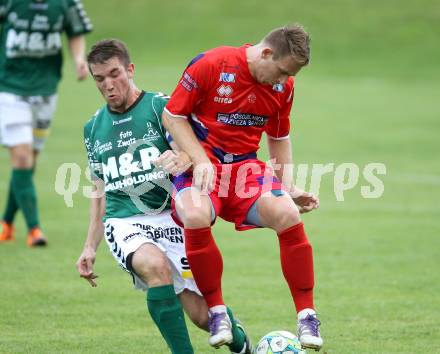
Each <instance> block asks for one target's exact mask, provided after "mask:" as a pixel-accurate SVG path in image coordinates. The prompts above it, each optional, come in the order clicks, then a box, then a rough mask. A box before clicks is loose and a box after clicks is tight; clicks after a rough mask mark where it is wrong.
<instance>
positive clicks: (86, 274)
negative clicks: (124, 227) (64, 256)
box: [76, 180, 105, 287]
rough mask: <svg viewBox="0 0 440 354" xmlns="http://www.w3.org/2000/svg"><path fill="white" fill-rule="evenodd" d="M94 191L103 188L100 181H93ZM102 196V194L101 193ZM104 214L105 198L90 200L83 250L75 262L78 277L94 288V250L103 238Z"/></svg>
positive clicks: (95, 276)
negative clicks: (87, 226)
mask: <svg viewBox="0 0 440 354" xmlns="http://www.w3.org/2000/svg"><path fill="white" fill-rule="evenodd" d="M95 188H96V191H100V190H102V188H103V182H102V181H101V180H97V181H95ZM101 194H102V193H101ZM104 213H105V196H100V197H97V198H91V199H90V223H89V229H88V232H87V238H86V241H85V243H84V248H83V251H82V253H81V255H80V256H79V258H78V261H77V262H76V269H77V270H78V273H79V276H80V277H81V278H84V279H86V280H87V281H88V282H89V283H90V285H91V286H92V287H96V286H97V284H96V278H97V277H98V276H97V275H96V274H95V273H94V271H93V265H94V263H95V259H96V250H97V249H98V246H99V244H100V242H101V240H102V238H103V236H104V224H103V222H102V216H103V215H104Z"/></svg>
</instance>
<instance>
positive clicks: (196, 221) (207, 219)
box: [179, 208, 211, 228]
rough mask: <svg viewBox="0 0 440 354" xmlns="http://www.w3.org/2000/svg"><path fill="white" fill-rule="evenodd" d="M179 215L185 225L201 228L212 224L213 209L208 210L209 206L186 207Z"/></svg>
mask: <svg viewBox="0 0 440 354" xmlns="http://www.w3.org/2000/svg"><path fill="white" fill-rule="evenodd" d="M179 216H180V217H181V219H182V222H183V224H184V225H185V227H189V228H200V227H209V226H210V225H211V210H209V209H208V210H207V208H188V209H184V210H182V212H181V214H179Z"/></svg>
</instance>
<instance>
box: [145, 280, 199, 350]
mask: <svg viewBox="0 0 440 354" xmlns="http://www.w3.org/2000/svg"><path fill="white" fill-rule="evenodd" d="M147 307H148V311H149V312H150V315H151V317H152V319H153V321H154V323H156V325H157V327H158V328H159V331H160V333H161V334H162V337H163V338H164V339H165V341H166V342H167V344H168V346H169V347H170V349H171V353H173V354H193V353H194V350H193V348H192V345H191V340H190V339H189V334H188V329H187V328H186V323H185V317H184V315H183V310H182V305H181V304H180V302H179V300H178V298H177V296H176V294H175V293H174V287H173V285H164V286H157V287H154V288H150V289H148V292H147Z"/></svg>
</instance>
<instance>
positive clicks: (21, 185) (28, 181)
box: [11, 169, 40, 229]
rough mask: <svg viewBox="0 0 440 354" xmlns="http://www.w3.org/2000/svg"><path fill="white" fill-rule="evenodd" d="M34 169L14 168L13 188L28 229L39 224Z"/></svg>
mask: <svg viewBox="0 0 440 354" xmlns="http://www.w3.org/2000/svg"><path fill="white" fill-rule="evenodd" d="M32 175H33V169H27V170H24V169H23V170H21V169H13V170H12V183H11V184H12V189H13V191H12V192H13V193H14V196H15V200H16V202H17V204H18V207H19V208H20V209H21V211H22V212H23V215H24V218H25V220H26V224H27V227H28V229H32V228H34V227H36V226H38V225H39V224H40V223H39V220H38V210H37V193H36V191H35V185H34V180H33V177H32Z"/></svg>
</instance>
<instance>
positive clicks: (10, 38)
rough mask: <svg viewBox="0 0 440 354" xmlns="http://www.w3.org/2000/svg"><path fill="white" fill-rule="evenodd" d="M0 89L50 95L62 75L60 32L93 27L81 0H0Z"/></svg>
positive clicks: (70, 34) (73, 33)
mask: <svg viewBox="0 0 440 354" xmlns="http://www.w3.org/2000/svg"><path fill="white" fill-rule="evenodd" d="M0 25H1V32H0V92H10V93H13V94H16V95H21V96H37V95H42V96H48V95H52V94H54V93H55V92H56V90H57V86H58V82H59V81H60V79H61V66H62V44H61V34H62V33H63V32H65V33H66V34H67V36H68V37H69V38H71V37H74V36H78V35H82V34H84V33H87V32H90V31H91V30H92V24H91V23H90V20H89V19H88V17H87V15H86V13H85V11H84V8H83V5H82V3H81V1H80V0H0Z"/></svg>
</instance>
